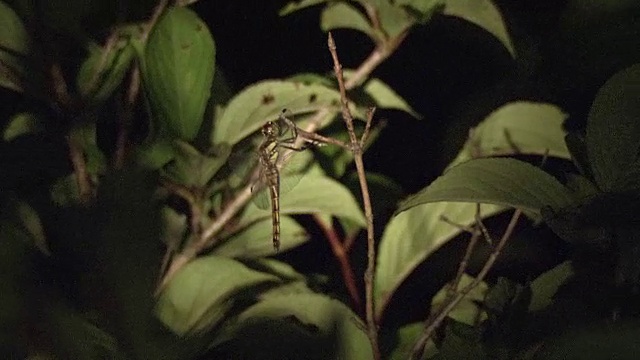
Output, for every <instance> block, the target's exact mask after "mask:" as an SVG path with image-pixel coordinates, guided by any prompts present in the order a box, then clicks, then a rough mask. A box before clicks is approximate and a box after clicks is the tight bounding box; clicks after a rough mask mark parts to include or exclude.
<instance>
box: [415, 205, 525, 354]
mask: <svg viewBox="0 0 640 360" xmlns="http://www.w3.org/2000/svg"><path fill="white" fill-rule="evenodd" d="M521 215H522V211H521V210H519V209H516V210H515V211H514V213H513V216H512V217H511V221H509V225H507V228H506V230H505V232H504V234H502V238H501V239H500V241H499V242H498V244H497V245H496V247H495V248H494V250H493V252H491V255H489V258H488V259H487V261H486V262H485V264H484V266H483V267H482V269H481V270H480V273H478V275H477V276H476V277H475V278H474V279H473V281H472V282H471V283H470V284H469V285H467V286H466V287H465V288H464V289H462V290H460V291H459V292H458V293H457V294H456V295H455V296H453V297H452V298H451V299H450V300H449V301H448V302H447V303H445V304H444V305H443V306H442V308H441V309H440V310H439V311H438V312H437V313H434V315H433V316H431V317H429V319H428V320H427V321H426V323H425V329H424V332H423V333H422V335H421V336H420V338H419V339H418V341H417V342H416V344H415V345H414V347H413V350H412V352H411V359H412V360H418V359H420V358H421V356H422V352H423V350H424V347H425V345H426V344H427V341H429V339H430V338H431V336H432V335H433V332H434V331H435V330H436V329H437V328H438V326H440V324H441V323H442V321H443V320H444V319H445V318H446V317H447V315H448V314H449V313H450V312H451V310H453V308H455V307H456V305H458V303H459V302H460V301H461V300H462V299H464V297H465V296H466V295H467V294H468V293H469V292H470V291H471V290H473V289H474V288H475V287H476V286H478V285H479V284H480V283H481V282H482V281H483V280H484V278H485V277H486V276H487V274H488V273H489V270H491V268H492V267H493V264H494V263H495V262H496V260H497V259H498V255H500V252H501V251H502V249H503V248H504V246H505V244H506V243H507V240H508V239H509V238H510V237H511V235H512V234H513V231H514V229H515V227H516V224H517V223H518V220H519V219H520V216H521Z"/></svg>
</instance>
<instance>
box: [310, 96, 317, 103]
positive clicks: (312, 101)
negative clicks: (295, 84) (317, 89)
mask: <svg viewBox="0 0 640 360" xmlns="http://www.w3.org/2000/svg"><path fill="white" fill-rule="evenodd" d="M316 100H318V94H311V95H309V103H310V104H313V103H314V102H316Z"/></svg>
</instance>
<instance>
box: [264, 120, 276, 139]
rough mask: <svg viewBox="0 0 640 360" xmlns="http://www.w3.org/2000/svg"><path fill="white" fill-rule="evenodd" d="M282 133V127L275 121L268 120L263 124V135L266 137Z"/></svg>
mask: <svg viewBox="0 0 640 360" xmlns="http://www.w3.org/2000/svg"><path fill="white" fill-rule="evenodd" d="M279 134H280V127H279V126H278V124H276V123H275V122H273V121H267V122H266V123H265V124H264V125H262V135H264V136H265V137H273V136H278V135H279Z"/></svg>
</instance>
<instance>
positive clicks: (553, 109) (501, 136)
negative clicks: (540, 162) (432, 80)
mask: <svg viewBox="0 0 640 360" xmlns="http://www.w3.org/2000/svg"><path fill="white" fill-rule="evenodd" d="M566 118H567V114H565V113H564V112H562V110H561V109H560V108H558V107H557V106H555V105H551V104H546V103H534V102H527V101H516V102H512V103H508V104H506V105H503V106H502V107H500V108H499V109H497V110H495V111H494V112H492V113H491V114H489V116H487V117H486V118H485V119H484V120H483V121H482V122H481V123H480V124H479V125H478V126H477V127H475V128H474V129H473V130H472V131H471V132H470V135H469V139H468V140H467V142H466V143H465V145H464V147H463V149H462V150H461V151H460V153H459V154H458V156H457V157H456V159H455V160H454V161H453V162H452V163H451V165H449V167H452V166H455V165H457V164H460V163H463V162H465V161H467V160H470V159H473V158H477V157H490V156H506V155H545V154H546V155H548V156H554V157H558V158H562V159H570V158H571V155H570V154H569V150H568V149H567V147H566V145H565V141H564V130H563V129H562V124H563V122H564V120H565V119H566Z"/></svg>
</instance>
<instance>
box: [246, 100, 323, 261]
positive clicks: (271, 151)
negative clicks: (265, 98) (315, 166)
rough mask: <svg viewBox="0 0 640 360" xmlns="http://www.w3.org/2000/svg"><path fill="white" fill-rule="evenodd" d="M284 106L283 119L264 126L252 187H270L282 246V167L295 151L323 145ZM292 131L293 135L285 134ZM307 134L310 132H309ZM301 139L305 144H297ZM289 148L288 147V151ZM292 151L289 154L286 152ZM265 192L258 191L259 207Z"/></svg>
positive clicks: (276, 239) (275, 234)
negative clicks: (256, 180) (257, 172)
mask: <svg viewBox="0 0 640 360" xmlns="http://www.w3.org/2000/svg"><path fill="white" fill-rule="evenodd" d="M286 113H287V109H283V110H282V112H281V113H280V116H279V118H278V120H279V121H267V122H266V123H265V124H264V125H263V126H262V128H261V132H262V136H263V139H262V142H261V143H260V145H259V146H258V159H259V164H260V179H259V182H256V183H255V184H254V185H253V187H252V192H257V191H260V190H262V188H264V187H266V189H267V192H268V195H269V198H270V200H271V201H270V202H271V222H272V228H273V233H272V240H273V248H274V249H275V250H276V251H279V250H280V186H281V183H280V167H281V166H282V165H283V164H284V162H286V161H287V160H288V157H289V156H290V155H293V152H301V151H304V150H306V149H307V148H308V147H309V145H321V143H319V142H318V141H317V140H314V139H312V138H310V137H308V136H301V133H304V132H303V131H302V130H300V129H298V127H297V126H296V125H295V124H294V123H293V121H291V119H289V118H288V117H287V116H285V114H286ZM287 133H289V134H290V136H289V137H285V138H284V139H283V138H282V137H283V136H284V135H285V134H287ZM305 134H306V133H305ZM298 139H300V140H301V145H298V144H296V142H300V141H298ZM287 150H288V151H287ZM285 153H288V154H285ZM288 180H289V183H288V188H292V187H293V186H295V184H297V182H298V181H299V176H297V177H291V179H288ZM263 196H264V194H263V195H258V197H257V199H256V201H255V203H256V205H257V206H258V207H261V208H265V207H266V206H265V205H264V204H265V200H264V199H263V198H262V197H263Z"/></svg>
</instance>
